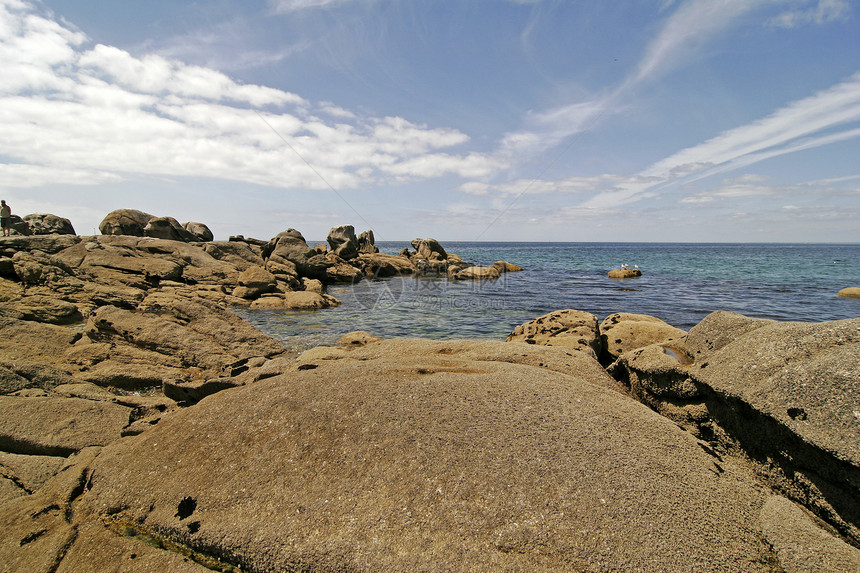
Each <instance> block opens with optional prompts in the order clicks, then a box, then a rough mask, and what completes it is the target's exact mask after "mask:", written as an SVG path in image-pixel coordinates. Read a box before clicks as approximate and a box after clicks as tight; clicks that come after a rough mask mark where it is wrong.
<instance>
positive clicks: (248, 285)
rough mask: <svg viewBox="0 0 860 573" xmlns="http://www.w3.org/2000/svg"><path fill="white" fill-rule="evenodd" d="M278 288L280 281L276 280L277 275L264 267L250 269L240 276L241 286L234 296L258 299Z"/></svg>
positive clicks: (237, 288)
mask: <svg viewBox="0 0 860 573" xmlns="http://www.w3.org/2000/svg"><path fill="white" fill-rule="evenodd" d="M277 286H278V280H277V279H276V278H275V275H273V274H272V273H270V272H269V271H267V270H266V269H264V268H262V267H248V268H247V269H245V270H244V271H242V272H241V273H240V274H239V286H238V287H236V289H235V290H234V291H233V296H238V297H242V298H257V297H259V296H260V295H263V294H266V293H269V292H272V291H274V290H275V289H276V288H277ZM240 289H241V291H240Z"/></svg>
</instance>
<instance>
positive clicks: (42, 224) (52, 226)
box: [24, 213, 75, 235]
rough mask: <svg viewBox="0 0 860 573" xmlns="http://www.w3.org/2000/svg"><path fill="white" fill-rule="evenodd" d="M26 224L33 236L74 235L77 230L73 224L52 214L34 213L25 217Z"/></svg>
mask: <svg viewBox="0 0 860 573" xmlns="http://www.w3.org/2000/svg"><path fill="white" fill-rule="evenodd" d="M24 222H26V223H27V226H28V227H29V229H30V233H31V234H33V235H74V234H75V228H74V227H73V226H72V222H71V221H69V220H68V219H66V218H65V217H58V216H56V215H51V214H50V213H33V214H31V215H25V216H24Z"/></svg>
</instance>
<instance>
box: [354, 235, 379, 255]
mask: <svg viewBox="0 0 860 573" xmlns="http://www.w3.org/2000/svg"><path fill="white" fill-rule="evenodd" d="M358 252H360V253H368V254H371V255H372V254H373V253H378V252H379V247H377V246H376V239H375V238H374V236H373V231H372V230H367V231H363V232H361V233H360V234H359V235H358Z"/></svg>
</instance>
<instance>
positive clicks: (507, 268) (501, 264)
mask: <svg viewBox="0 0 860 573" xmlns="http://www.w3.org/2000/svg"><path fill="white" fill-rule="evenodd" d="M458 258H459V257H458ZM460 260H461V261H462V259H460ZM492 266H494V267H496V268H497V269H499V272H500V273H518V272H520V271H522V270H523V268H522V267H521V266H519V265H515V264H513V263H508V262H505V261H496V262H495V263H493V265H492Z"/></svg>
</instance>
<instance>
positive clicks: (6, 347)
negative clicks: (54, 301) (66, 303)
mask: <svg viewBox="0 0 860 573" xmlns="http://www.w3.org/2000/svg"><path fill="white" fill-rule="evenodd" d="M0 332H2V333H3V334H2V336H0V361H9V362H33V363H47V364H52V363H53V364H56V363H58V362H61V357H62V356H63V353H64V352H66V350H68V349H69V348H70V347H71V345H72V344H73V343H74V342H75V341H77V340H78V339H79V338H80V337H81V333H80V332H76V331H74V330H71V329H69V328H65V327H62V326H54V325H49V324H40V323H36V322H31V321H25V320H17V319H14V318H6V317H2V316H0Z"/></svg>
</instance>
